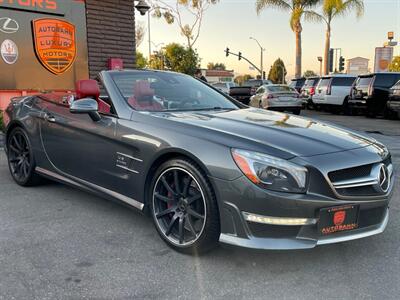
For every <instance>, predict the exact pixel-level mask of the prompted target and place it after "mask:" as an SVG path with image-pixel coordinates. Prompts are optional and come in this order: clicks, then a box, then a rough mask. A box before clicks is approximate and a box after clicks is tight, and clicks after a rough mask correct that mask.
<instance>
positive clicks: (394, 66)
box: [389, 56, 400, 72]
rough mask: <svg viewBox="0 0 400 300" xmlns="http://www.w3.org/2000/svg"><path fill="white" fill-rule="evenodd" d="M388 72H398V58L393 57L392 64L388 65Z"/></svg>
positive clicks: (399, 61)
mask: <svg viewBox="0 0 400 300" xmlns="http://www.w3.org/2000/svg"><path fill="white" fill-rule="evenodd" d="M389 71H390V72H400V56H395V58H394V59H393V60H392V63H391V64H390V65H389Z"/></svg>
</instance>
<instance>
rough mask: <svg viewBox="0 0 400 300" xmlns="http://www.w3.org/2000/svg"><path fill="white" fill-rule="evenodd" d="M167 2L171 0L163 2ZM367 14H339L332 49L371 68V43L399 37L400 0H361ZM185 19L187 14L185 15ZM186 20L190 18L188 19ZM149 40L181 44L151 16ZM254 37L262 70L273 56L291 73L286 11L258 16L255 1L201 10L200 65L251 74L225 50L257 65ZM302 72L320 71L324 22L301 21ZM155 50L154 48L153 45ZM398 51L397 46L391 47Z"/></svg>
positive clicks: (172, 29)
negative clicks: (392, 34) (391, 35)
mask: <svg viewBox="0 0 400 300" xmlns="http://www.w3.org/2000/svg"><path fill="white" fill-rule="evenodd" d="M167 2H172V3H173V2H175V1H173V0H167ZM364 3H365V14H364V16H363V17H362V18H361V19H357V18H356V17H355V14H354V13H353V14H350V15H347V16H346V17H339V18H337V19H335V20H334V21H333V23H332V39H331V47H332V48H342V55H343V56H344V57H345V58H346V59H349V58H353V57H357V56H361V57H365V58H368V59H370V65H369V67H370V68H371V69H373V64H374V53H375V47H380V46H382V45H383V43H384V42H385V41H387V32H388V31H394V32H395V40H397V41H400V0H364ZM186 17H188V16H186ZM136 20H137V22H143V23H144V25H145V26H146V27H147V17H142V16H139V15H138V14H137V16H136ZM187 20H190V18H189V19H187ZM150 22H151V31H150V32H151V41H152V42H153V43H154V44H155V45H157V44H158V45H159V46H158V47H162V45H161V46H160V43H164V45H166V44H168V43H171V42H177V43H181V44H185V38H184V37H183V36H182V35H181V34H180V32H179V28H178V26H177V25H176V24H172V25H167V24H166V23H165V21H164V20H163V19H155V18H151V20H150ZM250 36H252V37H254V38H256V39H257V40H258V41H259V42H260V43H261V45H262V46H263V47H264V48H265V49H266V51H265V52H264V69H265V70H266V71H267V74H268V70H269V68H270V66H271V65H272V64H273V62H274V61H275V60H276V59H277V58H281V59H283V61H284V62H285V65H286V68H287V70H288V77H293V76H294V63H295V36H294V33H293V32H292V31H291V29H290V26H289V14H288V13H287V12H282V11H279V10H275V9H270V8H269V9H266V10H264V11H263V12H262V13H261V14H260V15H259V16H258V15H257V13H256V10H255V0H220V2H219V3H218V4H216V5H213V6H212V7H210V8H209V10H208V11H207V12H206V13H205V16H204V19H203V26H202V29H201V34H200V38H199V40H198V41H197V43H196V44H195V46H194V48H196V49H197V51H198V53H199V56H200V58H201V65H202V67H204V68H205V67H206V66H207V64H208V63H209V62H222V63H224V64H225V65H226V66H227V68H228V69H233V70H234V71H235V73H236V74H244V73H246V74H253V75H256V74H257V72H256V71H252V70H250V69H249V65H248V64H247V63H246V62H244V61H243V60H242V61H238V58H236V57H233V56H229V57H226V56H225V52H224V50H225V48H226V47H229V48H230V50H231V51H232V52H236V53H237V52H239V51H241V52H242V53H243V55H244V56H246V57H247V58H248V59H250V60H251V61H253V62H254V63H255V64H256V65H257V66H259V65H260V48H259V46H258V45H257V43H256V42H255V41H253V40H250V39H249V37H250ZM302 40H303V41H302V47H303V72H304V71H305V70H313V71H315V72H316V73H319V62H318V60H317V57H318V56H323V52H324V43H325V41H324V40H325V26H324V24H322V23H307V22H303V34H302ZM152 48H153V49H152V50H155V48H156V47H155V46H154V45H153V46H152ZM139 51H141V52H142V53H144V54H145V56H147V55H148V51H149V48H148V37H147V34H146V38H145V40H144V41H143V43H142V44H141V45H140V46H139ZM395 55H400V46H397V47H396V48H395Z"/></svg>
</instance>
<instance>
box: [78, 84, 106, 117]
mask: <svg viewBox="0 0 400 300" xmlns="http://www.w3.org/2000/svg"><path fill="white" fill-rule="evenodd" d="M75 93H76V98H77V99H83V98H92V99H95V100H96V101H97V103H98V106H99V112H101V113H107V114H109V113H110V112H111V106H110V105H109V104H108V103H106V102H104V101H103V100H101V99H100V98H99V96H100V88H99V85H98V84H97V81H96V80H93V79H86V80H78V81H77V82H76V85H75Z"/></svg>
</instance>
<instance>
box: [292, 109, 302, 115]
mask: <svg viewBox="0 0 400 300" xmlns="http://www.w3.org/2000/svg"><path fill="white" fill-rule="evenodd" d="M292 112H293V114H294V115H300V113H301V109H294V110H293V111H292Z"/></svg>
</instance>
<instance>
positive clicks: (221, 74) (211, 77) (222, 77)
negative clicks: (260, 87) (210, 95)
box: [201, 69, 235, 83]
mask: <svg viewBox="0 0 400 300" xmlns="http://www.w3.org/2000/svg"><path fill="white" fill-rule="evenodd" d="M201 73H202V74H203V76H204V77H205V78H206V79H207V81H208V82H209V83H216V82H233V78H234V77H235V75H234V71H233V70H229V71H228V70H209V69H202V70H201Z"/></svg>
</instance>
